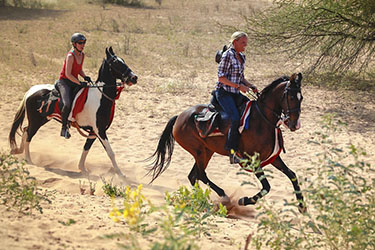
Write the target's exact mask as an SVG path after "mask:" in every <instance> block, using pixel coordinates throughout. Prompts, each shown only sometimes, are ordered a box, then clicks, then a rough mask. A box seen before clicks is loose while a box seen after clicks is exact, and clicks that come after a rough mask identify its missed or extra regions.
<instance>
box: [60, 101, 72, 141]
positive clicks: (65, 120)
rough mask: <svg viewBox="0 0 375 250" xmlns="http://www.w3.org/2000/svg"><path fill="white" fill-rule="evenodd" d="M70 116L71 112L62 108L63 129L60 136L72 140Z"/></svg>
mask: <svg viewBox="0 0 375 250" xmlns="http://www.w3.org/2000/svg"><path fill="white" fill-rule="evenodd" d="M68 115H69V112H67V109H66V108H65V107H64V108H62V111H61V120H62V127H61V133H60V135H61V136H62V137H65V139H69V138H70V133H69V126H68Z"/></svg>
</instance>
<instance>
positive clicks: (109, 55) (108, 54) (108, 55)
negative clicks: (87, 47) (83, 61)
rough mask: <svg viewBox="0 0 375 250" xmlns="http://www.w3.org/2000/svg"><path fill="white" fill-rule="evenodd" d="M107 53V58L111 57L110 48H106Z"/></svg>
mask: <svg viewBox="0 0 375 250" xmlns="http://www.w3.org/2000/svg"><path fill="white" fill-rule="evenodd" d="M105 54H106V55H107V59H108V58H110V57H111V56H112V55H111V54H110V53H109V51H108V48H105Z"/></svg>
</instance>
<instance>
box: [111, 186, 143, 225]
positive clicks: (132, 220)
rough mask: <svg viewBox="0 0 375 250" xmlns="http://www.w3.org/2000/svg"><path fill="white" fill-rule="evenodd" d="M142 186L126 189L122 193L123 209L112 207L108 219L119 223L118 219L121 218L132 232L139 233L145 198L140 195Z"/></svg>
mask: <svg viewBox="0 0 375 250" xmlns="http://www.w3.org/2000/svg"><path fill="white" fill-rule="evenodd" d="M141 191H142V184H140V185H139V186H138V187H137V188H136V189H134V190H132V189H131V188H130V187H129V186H127V187H126V189H125V192H124V196H123V197H124V202H123V205H124V207H123V208H122V209H120V210H119V209H117V208H116V207H115V206H114V205H112V211H111V213H110V215H109V216H110V217H111V218H112V219H113V220H114V221H115V222H118V221H120V219H119V217H120V216H122V217H123V218H124V220H125V222H126V223H127V224H128V225H129V226H130V228H131V229H132V230H135V231H137V232H138V231H140V223H141V222H142V221H143V219H144V218H143V213H142V209H143V207H144V201H145V197H144V196H143V195H142V193H141Z"/></svg>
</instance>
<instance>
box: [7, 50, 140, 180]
mask: <svg viewBox="0 0 375 250" xmlns="http://www.w3.org/2000/svg"><path fill="white" fill-rule="evenodd" d="M105 52H106V58H105V59H104V60H103V62H102V65H101V66H100V69H99V74H98V79H97V80H96V82H95V84H94V85H93V86H89V87H90V88H89V89H88V93H87V99H86V102H85V104H84V107H83V110H82V111H81V112H80V113H78V114H77V115H76V117H75V120H76V123H77V124H78V126H79V127H80V128H83V129H85V130H86V131H89V132H90V133H91V134H92V135H94V136H90V137H87V140H86V143H85V145H84V149H83V152H82V155H81V159H80V161H79V165H78V167H79V169H80V170H81V171H82V172H83V173H86V172H87V170H86V168H85V161H86V157H87V154H88V152H89V150H90V148H91V146H92V144H93V143H94V141H95V139H96V138H99V140H100V142H101V143H102V145H103V147H104V149H105V150H106V152H107V154H108V156H109V158H110V159H111V161H112V165H113V168H114V171H115V173H117V174H118V175H120V176H124V175H123V174H122V172H121V170H120V169H119V167H118V165H117V163H116V160H115V154H114V152H113V150H112V148H111V146H110V144H109V142H108V138H107V134H106V130H107V129H108V128H109V126H110V124H111V112H112V108H113V105H114V104H115V98H116V95H117V94H118V93H117V91H118V88H117V87H118V86H124V84H125V83H126V84H128V85H131V84H135V83H137V78H138V77H137V76H136V75H135V74H134V73H133V71H132V70H131V69H130V68H129V67H128V66H127V65H126V63H125V61H124V60H123V59H122V58H120V57H118V56H116V55H115V53H114V52H113V50H112V48H111V47H110V48H109V49H108V48H106V50H105ZM117 79H120V80H121V85H118V84H117V83H116V80H117ZM53 88H54V85H51V84H43V85H35V86H33V87H31V88H30V89H29V90H28V91H27V92H26V93H25V95H24V98H23V100H22V102H21V104H20V106H19V108H18V111H17V113H16V115H15V118H14V121H13V124H12V128H11V131H10V133H9V143H10V147H11V154H21V153H23V152H24V151H25V157H26V161H27V163H29V164H32V161H31V157H30V149H29V147H30V142H31V139H32V138H33V136H34V135H35V134H36V132H37V131H38V129H39V128H40V127H41V126H43V125H44V124H46V123H47V122H48V121H50V120H51V119H52V117H51V116H45V115H42V114H41V112H40V103H41V99H42V98H43V96H45V95H46V94H48V93H49V92H51V91H52V90H53ZM72 109H73V107H72ZM25 116H27V119H28V126H26V127H22V123H23V120H24V118H25ZM53 118H54V119H56V120H58V121H60V122H61V118H60V119H59V117H58V116H57V117H56V116H55V117H53ZM18 130H20V131H21V133H22V141H21V145H20V147H19V148H18V147H17V143H16V138H15V134H16V132H17V131H18Z"/></svg>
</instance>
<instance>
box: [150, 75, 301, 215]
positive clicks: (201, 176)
mask: <svg viewBox="0 0 375 250" xmlns="http://www.w3.org/2000/svg"><path fill="white" fill-rule="evenodd" d="M301 81H302V74H301V73H298V74H293V75H292V76H290V77H281V78H279V79H277V80H275V81H273V82H272V83H271V84H269V85H268V86H266V87H265V88H264V89H263V90H262V91H261V93H260V95H259V97H258V99H257V100H256V101H253V103H252V107H251V110H250V114H249V125H248V128H247V129H244V130H243V132H242V134H241V137H240V143H239V150H238V152H239V154H240V156H241V157H242V158H244V157H246V154H247V155H253V154H255V153H258V154H259V160H260V162H261V164H260V166H259V167H257V169H256V170H255V171H254V172H255V175H256V177H257V178H258V180H259V181H260V182H261V184H262V189H261V191H260V192H258V193H257V194H256V195H254V196H252V197H243V198H241V199H239V201H238V204H239V205H243V206H246V205H250V204H255V203H256V202H257V201H258V200H259V199H260V198H262V197H263V196H265V195H266V194H267V193H269V191H270V188H271V187H270V184H269V182H268V180H267V178H266V176H265V174H264V171H263V170H262V168H261V167H263V166H265V165H267V164H269V163H271V164H272V165H273V166H275V167H276V168H277V169H278V170H280V171H281V172H283V173H284V174H285V175H286V176H287V177H288V178H289V179H290V181H291V182H292V184H293V187H294V191H295V195H296V197H297V201H298V209H299V211H300V212H302V213H303V212H305V211H306V207H305V204H304V202H303V196H302V193H301V190H300V187H299V184H298V180H297V177H296V174H295V173H294V172H293V171H292V170H290V169H289V168H288V167H287V166H286V165H285V163H284V162H283V161H282V159H281V158H280V155H279V154H280V151H281V148H283V146H282V144H281V146H280V147H279V150H278V151H277V152H276V154H275V147H276V146H278V145H277V144H278V143H280V141H281V143H282V136H281V130H280V128H279V126H280V124H281V123H283V124H284V125H285V126H287V127H288V128H289V129H290V130H291V131H296V130H297V129H299V128H300V120H299V118H300V112H301V102H302V99H303V97H302V93H301ZM207 107H208V105H204V104H201V105H196V106H194V107H191V108H189V109H187V110H185V111H183V112H182V113H181V114H179V115H176V116H174V117H172V118H171V119H170V120H169V122H168V123H167V125H166V127H165V129H164V131H163V132H162V134H161V136H160V139H159V142H158V146H157V149H156V151H155V152H154V154H153V155H152V156H151V157H150V158H148V159H152V158H154V161H153V163H152V164H151V168H150V169H149V174H151V173H152V180H151V183H152V182H153V181H154V180H155V179H156V178H157V177H158V176H159V175H160V174H161V173H162V172H164V171H165V170H166V169H167V167H168V166H169V164H170V162H171V157H172V154H173V149H174V142H175V141H177V142H178V144H180V145H181V147H182V148H184V149H185V150H186V151H188V152H189V153H190V154H191V155H192V156H193V157H194V159H195V163H194V166H193V168H192V170H191V172H190V174H189V175H188V179H189V180H190V183H191V184H192V185H194V184H195V182H196V181H197V180H201V181H202V182H203V183H205V184H206V185H209V187H210V188H212V189H213V190H214V191H215V192H216V193H217V194H218V195H219V196H220V197H221V198H222V201H223V203H224V202H229V197H228V196H227V195H226V194H225V192H224V190H223V189H221V188H220V187H218V186H217V185H215V184H214V183H213V182H212V181H211V180H210V179H209V178H208V177H207V175H206V172H205V169H206V167H207V164H208V162H209V160H210V159H211V157H212V155H213V154H214V153H218V154H220V155H229V151H226V150H224V144H225V142H226V138H227V136H226V135H224V134H222V135H221V136H208V137H205V138H202V136H200V135H199V132H198V130H197V126H196V124H195V118H194V117H196V115H197V114H198V113H200V112H201V111H202V110H203V109H205V108H207ZM279 145H280V144H279Z"/></svg>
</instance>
